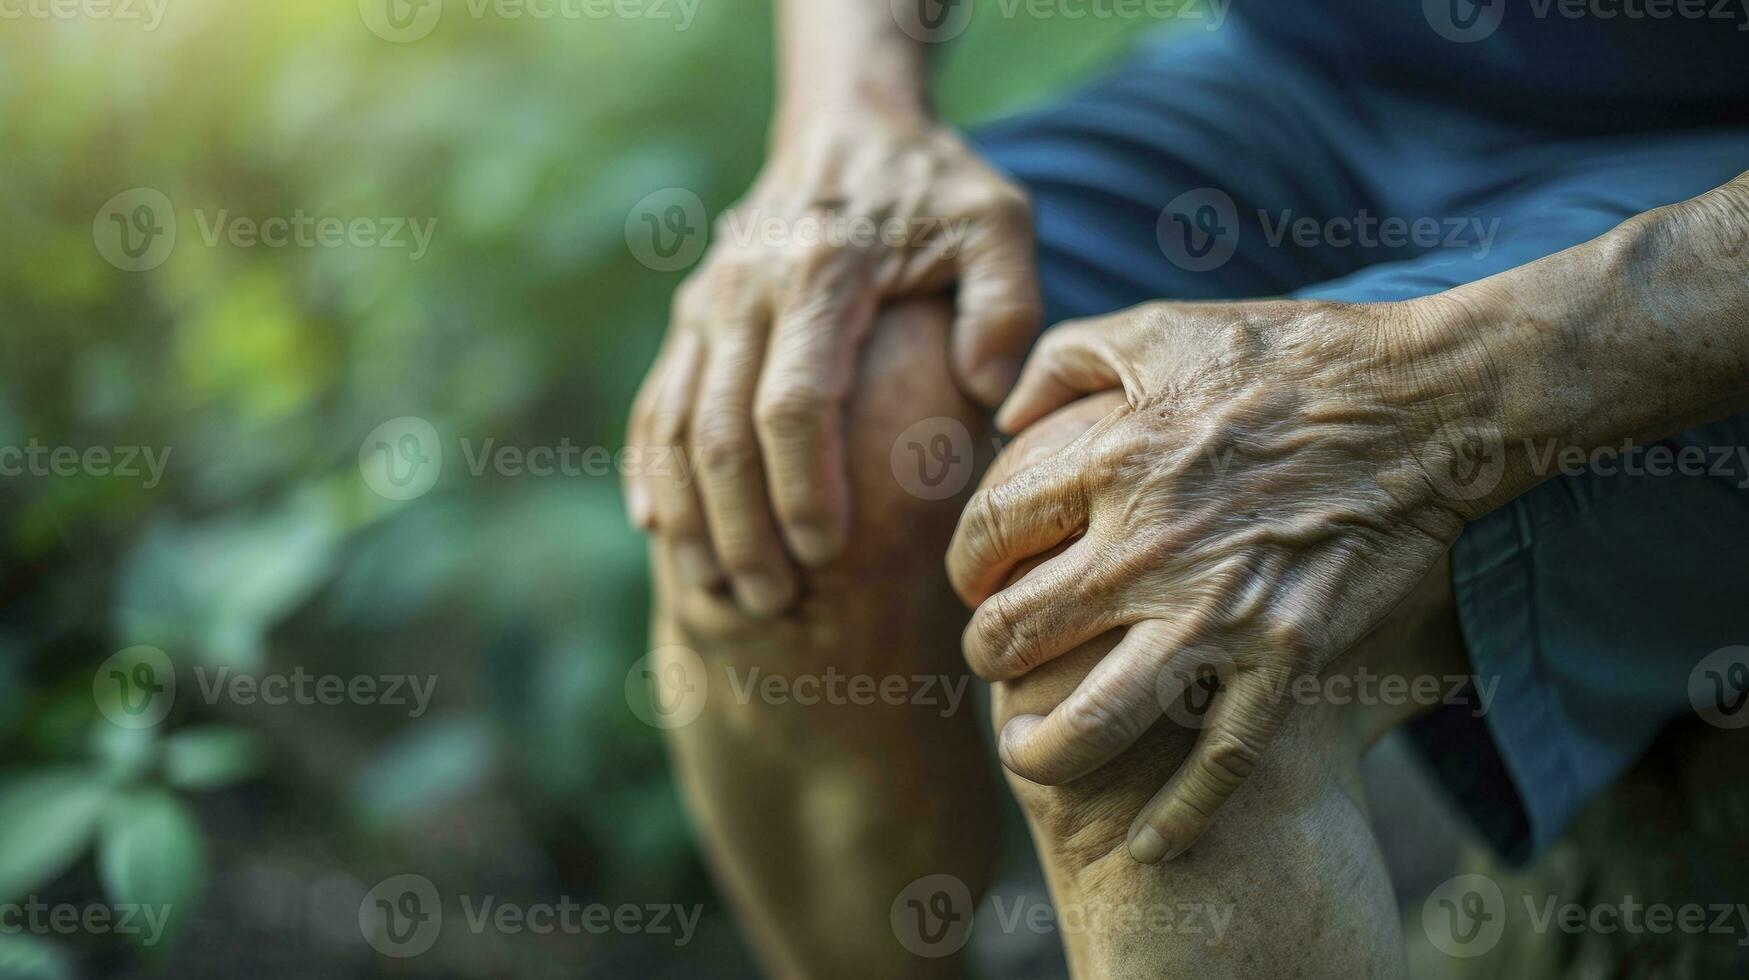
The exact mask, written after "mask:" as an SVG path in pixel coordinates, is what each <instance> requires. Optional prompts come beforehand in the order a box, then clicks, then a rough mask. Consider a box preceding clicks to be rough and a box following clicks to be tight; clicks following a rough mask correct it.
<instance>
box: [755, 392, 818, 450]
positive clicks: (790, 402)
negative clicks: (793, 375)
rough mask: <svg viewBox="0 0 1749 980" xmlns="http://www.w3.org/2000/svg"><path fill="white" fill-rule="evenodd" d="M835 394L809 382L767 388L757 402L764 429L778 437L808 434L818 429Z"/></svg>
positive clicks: (794, 436)
mask: <svg viewBox="0 0 1749 980" xmlns="http://www.w3.org/2000/svg"><path fill="white" fill-rule="evenodd" d="M830 407H831V396H830V395H829V394H827V393H826V392H825V391H822V390H821V389H819V388H816V387H812V386H809V385H800V384H786V385H781V386H779V387H776V388H773V389H771V390H770V391H767V392H764V393H762V394H761V395H760V396H759V402H758V404H757V405H755V406H754V409H753V416H754V420H755V421H756V422H757V424H758V425H759V429H760V431H761V432H764V433H765V434H766V435H768V436H770V437H771V438H773V439H776V440H786V439H796V438H806V437H808V436H811V435H813V434H814V433H815V432H816V431H818V429H819V427H820V425H821V424H822V423H823V422H824V420H825V416H826V412H827V411H829V410H830Z"/></svg>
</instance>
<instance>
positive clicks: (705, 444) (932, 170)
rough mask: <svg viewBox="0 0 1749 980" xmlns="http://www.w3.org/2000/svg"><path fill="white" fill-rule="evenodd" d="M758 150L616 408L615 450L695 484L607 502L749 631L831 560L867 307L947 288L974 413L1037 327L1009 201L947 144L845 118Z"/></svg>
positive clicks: (1024, 239) (943, 134)
mask: <svg viewBox="0 0 1749 980" xmlns="http://www.w3.org/2000/svg"><path fill="white" fill-rule="evenodd" d="M775 143H776V146H775V149H774V152H773V155H772V157H771V160H770V162H769V164H768V165H767V167H766V169H765V171H764V172H763V173H762V175H761V176H760V178H759V180H758V182H757V183H756V184H755V186H754V187H753V189H752V190H751V191H750V192H749V194H748V196H747V198H746V199H745V200H744V201H743V202H742V203H741V204H739V205H737V206H736V207H735V208H733V209H732V210H731V211H730V212H729V213H728V214H726V215H724V216H723V217H722V218H721V219H720V220H719V221H718V222H717V228H716V235H715V241H714V244H713V246H712V248H711V251H710V252H709V253H708V254H707V256H706V257H705V259H704V262H703V263H702V265H701V266H700V267H699V269H698V270H697V271H696V272H695V273H694V274H693V275H692V276H691V277H690V278H689V279H688V280H687V281H686V283H685V284H684V285H683V286H682V287H681V288H680V290H679V292H678V294H677V295H676V298H675V303H674V312H673V321H672V323H671V325H670V327H669V333H668V336H667V339H666V341H665V343H664V346H663V348H662V350H661V353H660V354H659V355H658V356H657V360H656V363H655V365H654V366H653V367H652V369H651V370H650V372H649V374H648V376H647V377H646V378H645V381H644V385H643V387H642V389H641V390H640V392H639V394H638V397H637V400H636V402H635V404H634V405H633V409H632V417H631V423H630V432H629V437H628V438H629V443H630V445H631V446H632V447H633V448H634V449H635V450H638V451H639V452H640V453H653V452H661V451H663V450H667V449H670V448H672V449H677V450H679V451H681V452H683V453H686V454H687V456H688V458H690V459H693V460H694V461H695V462H696V464H697V465H696V470H697V472H698V480H697V485H696V486H690V485H679V484H677V483H676V481H672V480H664V479H660V478H656V477H639V476H635V475H634V476H633V477H631V478H630V479H629V480H628V481H627V486H626V497H627V501H628V506H629V509H630V511H631V516H632V520H633V522H634V523H636V524H637V525H638V526H640V527H642V528H644V529H646V530H651V531H656V532H659V533H661V534H662V535H663V536H665V537H666V538H668V539H669V540H671V541H672V542H673V543H674V545H675V554H676V557H677V562H678V567H679V570H680V574H681V575H682V576H683V577H684V579H685V580H686V581H687V582H688V583H689V584H692V585H698V586H706V587H710V586H716V585H719V584H726V585H727V586H729V588H730V590H731V592H732V594H733V595H734V597H735V598H736V600H737V601H738V603H739V604H740V606H741V607H742V609H743V610H744V611H746V612H748V613H749V614H752V615H755V616H761V617H765V616H771V615H773V614H776V613H778V612H780V611H782V610H784V609H785V608H787V607H788V606H789V605H790V604H791V603H792V602H793V601H794V599H795V596H796V589H797V585H798V581H799V580H798V574H797V572H798V563H799V564H800V565H802V566H808V567H818V566H821V565H824V564H826V563H828V562H830V561H831V560H832V559H834V558H836V557H837V556H838V555H840V554H841V553H842V552H843V550H844V546H845V539H846V536H847V534H848V533H849V528H850V524H851V514H850V508H851V505H852V502H851V500H850V496H851V494H850V483H849V480H848V476H847V466H846V461H845V436H844V432H843V429H844V415H845V408H846V402H847V399H848V398H849V396H850V394H851V390H852V386H853V382H854V380H855V378H856V377H857V370H858V361H859V359H860V357H861V356H862V354H861V351H862V347H863V343H864V340H865V339H866V337H867V335H868V332H869V330H870V327H871V325H872V324H873V322H874V318H875V313H876V310H877V309H878V308H879V307H880V305H881V303H882V301H883V300H887V299H892V298H894V297H901V296H919V295H927V294H930V293H934V292H938V291H940V290H942V289H943V288H945V287H948V286H953V287H955V304H956V316H955V322H954V325H953V333H952V345H951V358H952V365H953V368H954V374H955V378H956V381H957V383H958V384H959V386H960V387H961V388H962V389H964V390H965V391H966V392H968V393H969V394H971V395H972V396H974V397H975V398H977V399H978V400H980V401H981V402H982V403H983V404H984V405H986V406H992V407H993V406H994V405H995V404H996V403H997V402H998V401H999V400H1000V399H1001V398H1002V397H1003V396H1004V395H1005V394H1006V393H1007V392H1008V390H1009V388H1010V386H1011V385H1012V383H1013V380H1014V377H1015V375H1016V374H1017V373H1018V372H1019V367H1020V362H1021V359H1022V356H1023V355H1024V353H1025V351H1026V348H1027V346H1028V345H1029V344H1030V343H1031V342H1032V340H1033V338H1034V336H1035V335H1036V332H1037V329H1038V321H1039V299H1038V287H1037V284H1036V279H1037V276H1036V271H1035V269H1034V267H1033V245H1032V222H1031V214H1030V211H1029V209H1028V206H1027V203H1026V198H1025V196H1024V195H1023V194H1022V193H1021V192H1020V191H1019V189H1018V188H1016V187H1015V186H1013V185H1012V184H1010V183H1008V182H1007V181H1006V180H1005V179H1003V178H1002V177H1000V176H998V175H997V174H996V172H995V171H993V170H991V169H990V168H989V167H988V166H987V165H985V164H984V163H983V162H982V161H981V160H979V159H978V158H977V157H976V156H974V155H973V154H972V153H971V152H970V150H969V149H968V148H967V147H966V145H965V144H964V142H963V141H962V140H961V139H960V138H959V137H958V136H957V135H956V134H954V133H953V132H951V131H950V130H948V129H946V128H945V127H942V126H940V125H939V124H937V123H935V122H934V121H933V120H930V119H927V118H926V117H923V116H921V115H920V114H918V113H914V112H891V113H884V114H883V113H877V112H874V111H872V110H864V111H859V112H856V113H850V114H838V115H831V114H825V115H815V116H811V117H810V118H809V122H808V125H807V126H805V127H801V128H799V129H797V130H796V131H795V132H794V133H791V132H790V131H789V130H787V129H784V128H782V127H780V128H779V132H778V135H777V138H776V140H775ZM887 229H897V230H898V231H899V232H901V234H898V235H892V234H888V233H887ZM641 458H648V457H641Z"/></svg>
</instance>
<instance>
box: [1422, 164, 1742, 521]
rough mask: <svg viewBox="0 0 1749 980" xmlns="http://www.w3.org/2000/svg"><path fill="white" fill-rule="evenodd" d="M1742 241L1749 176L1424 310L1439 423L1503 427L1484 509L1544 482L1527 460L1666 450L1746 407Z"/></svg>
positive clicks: (1425, 352)
mask: <svg viewBox="0 0 1749 980" xmlns="http://www.w3.org/2000/svg"><path fill="white" fill-rule="evenodd" d="M1746 240H1749V174H1746V175H1745V176H1744V177H1740V178H1738V179H1737V180H1736V181H1733V182H1732V183H1731V184H1728V185H1726V186H1725V187H1722V188H1719V189H1717V190H1715V191H1712V192H1710V193H1708V194H1705V195H1702V196H1700V197H1698V198H1695V199H1693V200H1690V201H1685V202H1683V203H1681V204H1678V205H1674V206H1671V207H1667V208H1660V209H1658V210H1656V211H1652V212H1648V213H1647V214H1644V215H1641V216H1639V217H1636V218H1634V219H1632V220H1630V221H1627V222H1624V223H1623V224H1621V225H1620V226H1618V227H1616V228H1615V229H1614V230H1612V231H1610V232H1609V233H1607V234H1605V235H1603V236H1601V237H1599V238H1597V239H1594V240H1592V241H1590V242H1587V243H1585V244H1583V245H1580V246H1577V247H1575V248H1571V249H1568V250H1566V251H1564V252H1560V253H1558V254H1556V255H1552V256H1549V257H1547V258H1545V259H1542V260H1539V261H1537V262H1533V263H1530V264H1528V265H1525V266H1522V267H1520V268H1517V269H1514V270H1512V271H1510V272H1506V273H1502V274H1501V275H1497V276H1493V277H1491V278H1488V279H1484V280H1481V281H1478V282H1476V283H1472V284H1470V285H1467V286H1462V287H1459V288H1457V289H1453V290H1451V291H1449V292H1447V293H1445V294H1442V295H1441V296H1438V297H1434V298H1432V299H1430V300H1429V301H1427V303H1426V307H1425V308H1426V310H1427V311H1428V315H1427V316H1423V317H1418V318H1416V322H1417V323H1418V324H1419V325H1420V329H1419V334H1418V336H1416V337H1415V338H1413V339H1411V340H1410V342H1409V346H1410V347H1411V348H1412V349H1414V350H1415V351H1416V352H1417V353H1415V354H1412V355H1410V357H1409V360H1410V361H1415V360H1416V359H1418V358H1419V359H1421V360H1422V361H1423V362H1424V363H1426V364H1430V365H1438V366H1440V367H1439V368H1438V369H1436V370H1434V371H1430V372H1427V373H1428V374H1431V375H1437V376H1438V380H1434V379H1433V378H1431V377H1427V378H1424V379H1423V380H1422V381H1420V382H1419V383H1418V385H1417V386H1419V385H1421V384H1436V385H1439V386H1441V391H1442V393H1441V394H1440V396H1439V397H1438V398H1436V399H1434V400H1433V402H1432V403H1433V404H1437V406H1438V407H1437V410H1436V412H1435V414H1436V415H1438V416H1439V417H1440V421H1442V422H1449V421H1451V420H1453V419H1455V418H1459V417H1469V418H1478V417H1479V418H1483V419H1487V420H1489V421H1491V422H1493V423H1495V424H1497V425H1498V427H1499V435H1500V436H1501V438H1502V441H1503V445H1504V450H1505V452H1506V461H1507V468H1506V473H1505V479H1503V480H1502V482H1501V486H1500V490H1499V492H1497V493H1495V494H1492V495H1490V496H1489V497H1488V498H1486V499H1484V500H1481V501H1476V502H1474V503H1475V504H1477V505H1479V510H1482V511H1485V510H1487V509H1489V508H1490V507H1492V506H1496V505H1498V504H1500V503H1503V502H1504V501H1505V500H1509V499H1511V498H1512V497H1513V496H1516V495H1518V494H1519V493H1522V492H1524V491H1525V490H1527V489H1529V488H1530V486H1532V485H1534V484H1535V483H1536V482H1538V481H1539V480H1540V479H1542V478H1543V477H1546V476H1548V475H1550V474H1548V473H1546V472H1539V471H1537V470H1536V469H1535V467H1534V466H1533V465H1532V461H1531V457H1532V456H1533V455H1535V454H1538V453H1546V450H1547V448H1548V447H1550V446H1553V447H1555V448H1557V449H1560V448H1565V447H1567V446H1574V447H1578V448H1580V449H1582V450H1586V451H1590V450H1594V449H1599V448H1603V447H1608V446H1619V445H1621V444H1623V443H1624V442H1625V441H1643V440H1653V439H1659V438H1663V437H1666V436H1669V435H1672V434H1674V433H1676V432H1679V431H1681V430H1683V429H1685V428H1688V427H1690V426H1692V425H1696V424H1699V423H1701V422H1706V421H1710V420H1712V419H1716V418H1721V417H1724V416H1726V415H1730V414H1732V413H1734V412H1737V411H1742V410H1744V409H1746V408H1749V248H1745V247H1744V242H1745V241H1746ZM1400 376H1401V373H1399V377H1400ZM1543 458H1547V457H1546V455H1544V457H1543ZM1471 516H1473V515H1471Z"/></svg>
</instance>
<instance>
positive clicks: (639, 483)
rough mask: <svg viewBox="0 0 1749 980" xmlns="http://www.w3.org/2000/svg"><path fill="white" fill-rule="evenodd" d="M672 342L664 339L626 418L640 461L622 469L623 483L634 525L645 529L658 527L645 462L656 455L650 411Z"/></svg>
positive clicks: (631, 447)
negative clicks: (652, 443) (646, 478)
mask: <svg viewBox="0 0 1749 980" xmlns="http://www.w3.org/2000/svg"><path fill="white" fill-rule="evenodd" d="M671 346H672V345H671V344H669V343H664V344H663V345H662V350H661V351H660V352H658V353H657V354H656V360H655V361H654V362H653V363H652V364H651V365H650V370H649V371H648V372H646V373H645V375H644V380H643V382H642V383H641V384H639V385H638V394H637V396H636V397H635V398H633V399H632V410H631V415H630V418H629V419H628V421H627V422H626V448H627V449H629V450H630V455H631V458H632V459H634V460H637V461H638V462H639V465H634V466H628V467H626V468H625V469H624V470H623V471H622V472H621V473H620V485H621V489H622V492H623V493H624V494H625V500H626V515H627V516H628V517H629V518H630V520H631V522H632V526H633V527H635V528H638V529H639V530H642V531H653V530H655V528H656V511H655V507H654V505H653V504H652V503H651V501H650V489H649V486H648V485H647V483H646V481H645V480H644V466H643V465H641V464H642V462H643V461H644V460H647V459H649V458H650V457H651V455H652V453H651V450H652V449H653V447H652V446H651V445H650V415H651V413H652V412H654V411H655V407H656V398H657V396H658V395H659V394H660V393H661V390H662V379H663V377H664V376H665V375H666V374H667V371H668V363H669V358H668V350H669V348H670V347H671Z"/></svg>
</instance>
